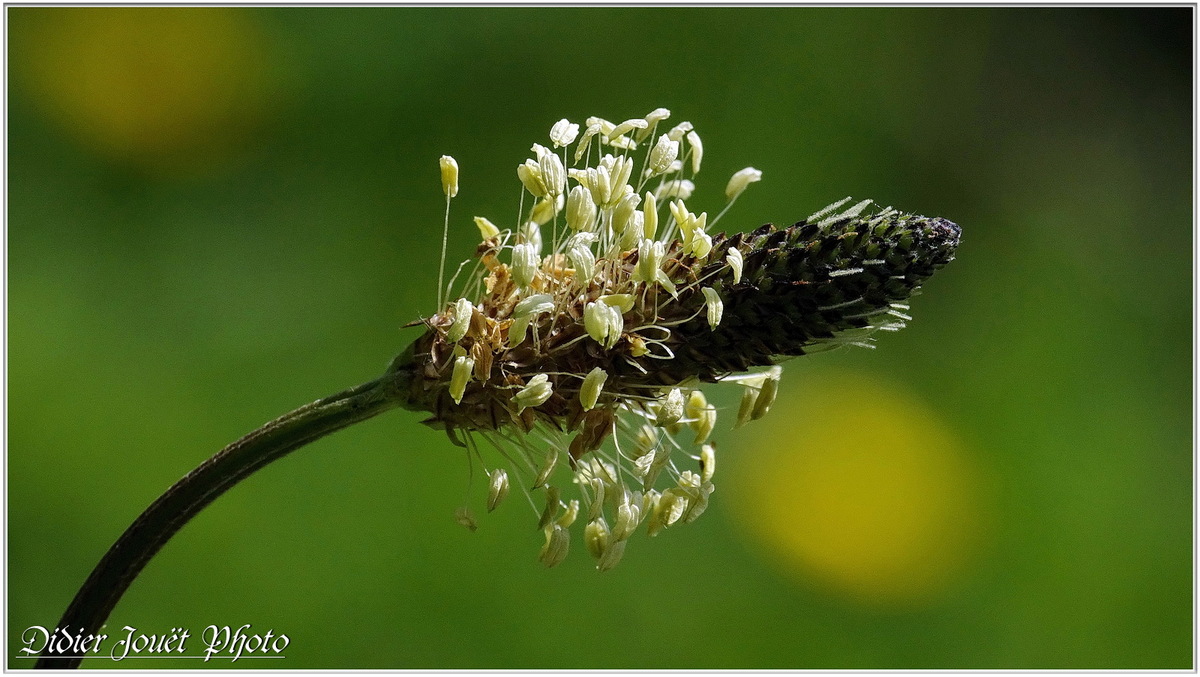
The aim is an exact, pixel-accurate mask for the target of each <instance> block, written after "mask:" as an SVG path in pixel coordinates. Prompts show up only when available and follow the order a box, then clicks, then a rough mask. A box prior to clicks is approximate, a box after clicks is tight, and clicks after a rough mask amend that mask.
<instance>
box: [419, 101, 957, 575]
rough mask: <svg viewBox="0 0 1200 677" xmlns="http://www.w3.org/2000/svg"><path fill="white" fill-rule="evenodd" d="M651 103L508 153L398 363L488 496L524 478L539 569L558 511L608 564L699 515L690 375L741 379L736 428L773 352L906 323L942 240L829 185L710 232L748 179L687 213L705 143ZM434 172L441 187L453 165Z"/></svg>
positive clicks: (774, 371) (743, 176)
mask: <svg viewBox="0 0 1200 677" xmlns="http://www.w3.org/2000/svg"><path fill="white" fill-rule="evenodd" d="M669 117H670V111H667V110H666V109H662V108H660V109H656V110H654V111H652V112H651V113H649V114H648V115H646V116H645V117H644V118H637V119H631V120H626V121H624V122H621V123H612V122H609V121H607V120H604V119H601V118H596V117H593V118H588V119H587V120H586V121H585V123H583V124H582V125H580V124H577V123H572V122H570V121H569V120H566V119H563V120H560V121H558V122H556V123H554V125H553V127H552V128H551V129H550V133H549V137H548V142H549V143H550V146H551V147H549V148H547V147H545V146H543V145H541V144H536V143H535V144H533V146H532V148H531V155H532V157H530V158H528V159H526V160H524V161H523V162H522V163H521V164H519V165H517V172H516V173H517V177H516V178H517V179H519V184H520V186H521V187H522V196H521V200H520V202H521V204H522V205H523V207H522V209H523V212H522V214H521V215H520V217H519V218H518V220H517V222H516V223H513V224H511V225H510V227H508V228H503V227H501V226H497V225H495V224H494V223H493V221H491V220H489V219H488V218H486V217H482V216H477V217H475V219H474V223H475V225H476V226H477V227H478V232H479V234H480V236H481V241H480V242H479V245H478V247H477V250H476V256H475V259H476V260H475V261H474V262H473V263H472V262H470V261H468V262H467V263H466V264H464V268H463V269H467V270H471V269H473V272H472V273H471V274H470V275H469V276H468V277H466V278H465V281H464V282H463V284H462V285H461V292H459V293H460V295H461V297H460V298H459V299H458V300H457V301H455V302H453V303H448V304H447V305H446V306H445V307H443V308H439V309H438V312H437V313H436V314H435V315H434V316H432V317H430V318H428V319H426V320H424V322H423V324H424V326H425V328H426V331H425V332H424V334H423V335H422V336H421V337H420V338H418V339H417V340H416V341H415V342H414V343H413V345H412V346H411V347H410V349H409V351H407V352H406V354H405V357H404V359H403V360H401V361H399V362H398V364H397V367H396V368H397V370H398V372H401V374H402V375H403V378H404V381H405V383H406V387H408V388H409V389H410V391H409V392H408V394H407V406H408V407H409V408H411V409H414V410H419V411H424V412H426V413H428V414H430V416H429V418H428V419H427V420H426V421H425V422H426V423H427V424H429V425H431V426H434V427H437V428H440V429H444V430H445V431H446V432H447V434H449V435H450V437H451V439H452V440H453V441H454V442H455V443H457V444H459V445H460V446H464V447H466V448H467V449H468V450H469V453H470V457H471V458H472V459H474V460H478V461H479V462H480V463H481V464H482V465H483V467H484V470H485V472H486V476H487V477H488V478H489V483H488V484H489V488H488V491H487V493H486V505H487V508H488V510H489V511H490V510H493V509H496V508H497V507H498V505H499V504H500V501H501V500H502V499H503V498H504V496H505V495H506V494H507V493H508V487H509V478H510V476H511V477H513V478H514V479H515V480H516V481H517V484H518V485H519V486H521V487H523V488H524V491H525V493H527V494H528V495H529V497H530V502H531V504H532V505H533V506H534V514H535V517H536V518H537V524H538V526H539V528H540V529H542V530H543V531H544V533H545V545H544V546H543V547H542V550H541V553H540V556H539V558H540V560H541V561H542V562H543V563H544V564H545V565H547V566H553V565H555V564H558V563H559V562H561V561H562V560H563V559H564V558H565V557H566V556H567V553H568V550H569V547H570V540H571V537H570V533H571V529H572V524H573V523H575V522H576V521H578V522H580V523H581V526H579V527H575V529H576V530H577V531H579V532H580V536H581V537H582V540H583V543H584V550H586V551H588V552H589V553H591V554H592V556H593V557H595V559H596V561H597V568H599V569H600V570H606V569H609V568H611V567H613V566H615V565H616V564H617V563H618V562H619V561H620V559H621V557H622V555H623V553H624V551H625V546H626V542H627V541H628V540H629V539H630V538H631V537H632V535H633V534H634V533H635V532H636V531H638V530H645V531H646V532H647V533H648V534H649V535H651V536H654V535H656V534H658V533H660V532H661V531H663V530H664V529H668V528H671V527H673V526H675V525H678V524H685V523H688V522H691V521H694V520H695V519H696V518H698V517H699V516H700V515H701V514H702V513H703V512H704V510H705V509H706V508H707V506H708V502H709V495H710V494H711V493H712V492H713V489H714V485H713V478H714V472H715V468H716V451H715V447H714V445H713V443H712V442H710V441H709V439H710V435H711V434H712V432H713V430H714V428H715V427H716V425H717V419H718V411H717V409H716V408H715V407H713V406H712V405H711V404H709V403H708V399H707V398H706V397H705V395H704V393H703V388H705V387H707V386H708V385H710V384H713V383H718V382H731V383H733V384H735V387H739V386H740V387H741V388H742V390H743V396H742V404H741V406H740V407H739V411H738V412H737V415H736V418H734V420H733V421H732V423H733V425H734V427H736V426H740V425H743V424H746V423H748V422H750V421H753V420H757V419H759V418H762V417H763V416H764V415H766V414H767V413H768V411H769V410H770V408H771V404H772V402H773V401H774V399H775V396H776V393H777V392H778V386H779V380H780V374H781V368H780V367H779V366H778V363H779V362H781V361H782V360H784V359H786V358H789V357H795V356H798V355H804V354H808V353H814V352H819V351H822V350H827V349H830V348H836V347H840V346H862V347H868V348H870V347H873V345H872V342H873V340H874V336H873V335H874V334H875V333H876V332H879V331H895V330H898V329H900V328H902V327H904V325H905V322H906V321H908V320H909V319H911V318H910V317H909V316H908V314H907V311H908V306H907V305H906V301H907V300H908V298H909V297H910V296H912V295H913V294H914V293H916V292H917V290H918V289H919V288H920V286H921V284H922V283H923V282H924V281H925V280H926V279H927V278H928V277H929V276H930V275H932V274H933V272H934V271H936V270H937V269H938V268H940V267H941V266H943V265H945V264H946V263H948V262H950V261H951V260H953V258H954V251H955V248H956V247H957V245H958V241H959V233H960V231H959V228H958V226H956V225H955V224H953V223H951V222H949V221H946V220H944V219H940V218H926V217H923V216H916V215H912V214H906V213H903V212H900V211H897V210H895V209H892V208H890V207H888V208H882V209H881V208H877V207H873V203H872V202H871V201H870V200H866V201H862V202H858V203H855V204H853V205H851V206H849V207H847V204H849V202H850V200H849V198H847V199H845V200H842V201H840V202H837V203H834V204H832V205H830V206H829V207H826V208H825V209H822V210H820V211H818V212H817V213H815V214H813V215H811V216H809V217H808V218H807V219H805V220H803V221H800V222H798V223H796V224H794V225H792V226H790V227H787V228H782V229H777V228H775V227H774V226H772V225H770V224H768V225H765V226H762V227H760V228H758V229H756V230H754V231H753V232H749V233H737V234H734V235H726V234H725V233H716V234H714V233H712V232H710V231H711V230H712V228H713V226H715V225H716V223H717V221H719V220H720V219H721V218H722V217H723V216H724V215H725V212H726V211H727V210H728V208H729V206H731V205H732V204H733V202H734V201H736V200H737V199H738V198H739V197H740V196H741V195H742V194H743V193H744V192H745V191H746V190H747V188H748V187H749V186H750V185H751V184H752V183H755V182H757V181H759V180H761V179H762V176H763V174H762V172H761V171H759V170H757V169H754V168H753V167H747V168H746V169H743V170H741V171H739V172H736V173H735V174H734V175H733V176H732V178H730V179H729V180H728V182H727V184H726V187H725V197H726V204H725V205H724V209H722V210H721V212H720V213H719V214H718V215H717V216H716V217H715V218H712V219H710V218H709V216H708V212H704V211H701V212H700V213H699V214H697V213H696V211H697V210H695V209H693V208H692V207H691V205H690V204H689V202H688V201H689V200H690V199H691V195H692V193H693V191H694V190H695V185H696V184H695V178H696V174H697V172H699V170H700V164H701V156H702V153H703V146H702V145H701V141H700V136H699V134H698V133H697V132H696V130H695V129H694V128H693V126H692V125H691V123H688V122H683V123H680V124H678V125H675V126H674V127H671V128H670V129H666V130H665V131H664V128H665V124H664V122H665V121H666V120H667V119H669ZM581 130H582V131H581ZM447 171H449V170H448V169H447V165H446V164H445V163H444V162H443V177H444V184H445V185H447V186H449V183H450V182H448V181H446V180H445V177H447V173H446V172H447ZM453 178H454V181H453V184H454V186H453V192H455V193H456V192H457V188H458V186H457V165H455V166H454V167H453ZM468 189H469V187H468ZM447 193H448V194H449V193H450V188H449V187H447ZM542 228H546V231H545V232H544V233H543V231H542ZM452 285H453V281H452ZM449 298H454V297H453V296H450V297H449ZM759 368H763V369H765V370H762V371H756V372H755V371H753V370H756V369H759ZM489 459H490V460H489ZM489 466H493V467H489ZM501 466H503V467H501ZM542 506H544V507H542ZM471 514H472V513H471V512H470V511H469V510H466V509H463V510H460V513H459V515H460V517H459V521H462V522H464V523H469V524H470V525H471V526H474V525H475V522H474V520H473V518H472V519H471V520H469V521H467V520H465V518H463V517H462V516H463V515H471ZM577 517H578V518H579V519H578V520H577Z"/></svg>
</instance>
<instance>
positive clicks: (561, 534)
mask: <svg viewBox="0 0 1200 677" xmlns="http://www.w3.org/2000/svg"><path fill="white" fill-rule="evenodd" d="M570 545H571V532H570V531H568V530H567V529H566V528H565V527H562V526H559V525H557V524H555V525H553V526H550V527H546V544H545V545H543V546H542V550H541V552H539V553H538V561H540V562H541V563H542V564H544V565H545V566H546V567H547V568H550V567H552V566H555V565H556V564H559V563H560V562H562V561H563V560H564V559H566V557H567V552H568V551H569V550H570Z"/></svg>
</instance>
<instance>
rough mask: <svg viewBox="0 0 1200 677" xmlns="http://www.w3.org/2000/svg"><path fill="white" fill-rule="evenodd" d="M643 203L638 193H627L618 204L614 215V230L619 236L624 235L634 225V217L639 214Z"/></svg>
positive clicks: (639, 234)
mask: <svg viewBox="0 0 1200 677" xmlns="http://www.w3.org/2000/svg"><path fill="white" fill-rule="evenodd" d="M641 201H642V198H640V197H638V195H637V193H626V194H625V195H624V197H622V198H621V199H620V200H619V201H618V202H617V206H616V208H614V209H613V215H612V228H613V231H614V232H615V233H616V234H617V235H623V234H624V233H625V230H626V229H627V228H628V227H629V226H630V225H632V222H633V215H634V214H635V213H636V212H637V208H638V205H639V204H640V203H641ZM638 236H639V237H640V236H641V233H638Z"/></svg>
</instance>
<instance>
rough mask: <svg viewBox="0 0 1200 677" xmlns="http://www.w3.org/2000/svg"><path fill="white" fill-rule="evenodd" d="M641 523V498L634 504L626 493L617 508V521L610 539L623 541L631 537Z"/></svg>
mask: <svg viewBox="0 0 1200 677" xmlns="http://www.w3.org/2000/svg"><path fill="white" fill-rule="evenodd" d="M641 521H642V506H641V497H638V500H637V501H636V502H634V501H633V497H632V496H631V495H630V494H629V493H628V492H626V494H625V495H624V496H623V497H622V500H621V503H620V505H618V506H617V521H616V522H615V523H613V528H612V537H613V540H615V541H623V540H625V539H627V538H629V537H630V536H632V535H633V532H634V530H635V529H637V528H638V524H640V523H641Z"/></svg>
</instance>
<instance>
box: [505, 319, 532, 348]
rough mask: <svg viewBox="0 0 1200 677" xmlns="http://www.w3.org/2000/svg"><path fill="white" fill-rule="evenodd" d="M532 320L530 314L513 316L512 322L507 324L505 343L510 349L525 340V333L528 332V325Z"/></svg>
mask: <svg viewBox="0 0 1200 677" xmlns="http://www.w3.org/2000/svg"><path fill="white" fill-rule="evenodd" d="M532 322H533V316H532V315H521V316H519V317H514V318H513V321H512V324H510V325H509V326H508V341H507V342H506V345H507V346H508V347H509V348H510V349H512V348H516V347H517V346H519V345H521V342H522V341H524V340H525V334H526V333H528V332H529V325H530V324H531V323H532Z"/></svg>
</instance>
